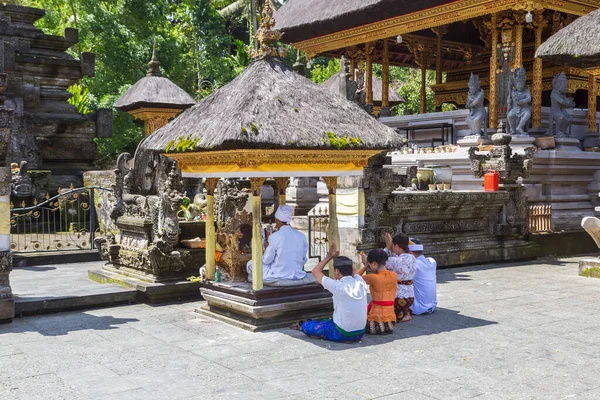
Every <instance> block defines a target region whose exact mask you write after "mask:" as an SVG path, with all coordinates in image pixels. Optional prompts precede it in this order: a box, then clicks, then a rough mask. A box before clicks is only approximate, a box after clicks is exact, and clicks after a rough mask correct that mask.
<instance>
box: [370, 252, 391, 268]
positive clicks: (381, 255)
mask: <svg viewBox="0 0 600 400" xmlns="http://www.w3.org/2000/svg"><path fill="white" fill-rule="evenodd" d="M387 260H388V255H387V254H386V252H385V251H383V250H380V249H375V250H371V251H370V252H369V255H367V261H368V262H369V263H372V262H375V263H377V264H379V265H383V264H385V262H386V261H387Z"/></svg>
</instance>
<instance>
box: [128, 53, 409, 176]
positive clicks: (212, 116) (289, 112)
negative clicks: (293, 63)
mask: <svg viewBox="0 0 600 400" xmlns="http://www.w3.org/2000/svg"><path fill="white" fill-rule="evenodd" d="M400 143H401V139H400V137H399V135H397V134H396V133H395V132H394V131H393V130H392V129H390V128H388V127H387V126H385V125H383V124H381V123H379V122H378V121H377V120H376V119H374V118H373V117H371V116H370V115H368V114H367V113H366V112H365V111H364V110H362V109H361V108H360V107H359V106H358V105H356V104H354V103H352V102H350V101H348V100H346V99H344V98H341V97H340V96H338V95H336V94H335V93H332V92H331V91H329V90H327V89H324V88H322V87H319V86H318V85H316V84H315V83H313V82H312V81H310V80H309V79H307V78H305V77H303V76H301V75H299V74H297V73H295V72H294V71H293V70H292V69H291V68H290V67H288V66H287V65H286V64H284V63H283V62H281V61H279V60H278V59H276V58H272V57H264V58H262V59H259V60H257V61H255V62H253V63H252V64H251V65H250V66H249V67H248V68H247V69H246V71H244V72H243V73H242V74H241V75H240V76H238V77H237V78H236V79H234V80H233V81H232V82H231V83H229V84H227V85H225V86H224V87H222V88H220V89H218V90H216V91H215V92H214V93H213V94H212V95H211V96H209V97H207V98H206V99H204V100H202V101H201V102H200V103H198V104H196V105H195V106H193V107H192V108H190V109H188V110H186V111H185V112H183V113H182V114H181V115H180V116H179V117H178V118H177V119H175V120H174V121H172V122H171V123H169V124H168V125H166V126H165V127H163V128H161V129H159V130H158V131H156V132H155V133H154V134H153V135H152V136H151V137H149V138H148V139H147V140H145V141H144V142H143V143H141V144H140V150H151V151H157V152H162V153H167V156H169V157H172V158H174V159H176V160H178V161H179V163H180V167H181V169H182V172H183V174H184V176H202V177H236V176H243V177H251V176H265V175H266V176H270V177H278V176H286V177H289V176H322V174H323V172H324V171H337V172H339V173H340V174H346V175H348V174H357V173H358V172H357V171H362V167H363V166H365V165H366V161H367V160H368V158H369V157H371V156H373V155H376V154H378V153H380V152H382V151H384V150H386V149H389V148H392V147H396V146H398V145H400ZM216 164H219V165H221V167H215V165H216ZM261 166H262V167H261ZM358 174H360V173H358Z"/></svg>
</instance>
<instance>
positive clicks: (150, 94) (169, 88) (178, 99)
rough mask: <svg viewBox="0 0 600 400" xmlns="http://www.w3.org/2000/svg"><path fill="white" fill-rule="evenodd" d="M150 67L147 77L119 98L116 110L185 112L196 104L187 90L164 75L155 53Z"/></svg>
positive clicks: (149, 64)
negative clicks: (173, 110)
mask: <svg viewBox="0 0 600 400" xmlns="http://www.w3.org/2000/svg"><path fill="white" fill-rule="evenodd" d="M148 66H149V71H148V73H147V74H146V76H145V77H143V78H142V79H140V80H139V81H137V82H136V83H135V84H134V85H133V86H131V87H130V88H129V89H128V90H127V91H126V92H125V93H123V95H122V96H121V97H119V100H117V102H116V103H115V108H117V109H119V110H121V111H129V110H134V109H137V108H141V107H151V108H175V109H180V110H184V109H186V108H188V107H191V106H192V105H194V104H196V101H195V100H194V99H193V98H192V96H190V95H189V94H187V92H186V91H185V90H183V89H182V88H180V87H179V86H177V85H176V84H174V83H173V82H171V81H170V80H169V79H167V78H165V77H164V76H163V75H162V73H161V72H160V63H159V62H158V61H156V58H155V56H154V52H152V60H151V61H150V63H148Z"/></svg>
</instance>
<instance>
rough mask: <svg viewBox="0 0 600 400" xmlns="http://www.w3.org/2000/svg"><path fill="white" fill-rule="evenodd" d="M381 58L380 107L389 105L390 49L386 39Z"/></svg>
mask: <svg viewBox="0 0 600 400" xmlns="http://www.w3.org/2000/svg"><path fill="white" fill-rule="evenodd" d="M382 57H383V59H382V60H381V108H384V107H385V108H387V107H389V106H390V98H389V96H390V49H389V43H388V39H384V40H383V54H382Z"/></svg>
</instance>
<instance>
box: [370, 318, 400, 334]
mask: <svg viewBox="0 0 600 400" xmlns="http://www.w3.org/2000/svg"><path fill="white" fill-rule="evenodd" d="M392 332H394V322H375V321H367V327H366V328H365V333H368V334H370V335H379V334H381V333H392Z"/></svg>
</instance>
